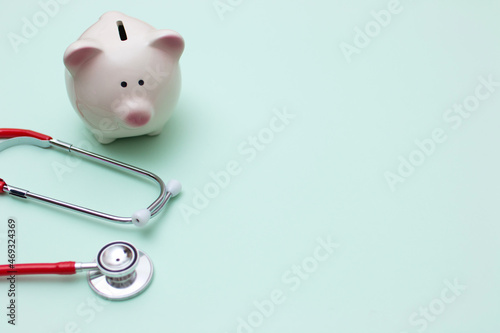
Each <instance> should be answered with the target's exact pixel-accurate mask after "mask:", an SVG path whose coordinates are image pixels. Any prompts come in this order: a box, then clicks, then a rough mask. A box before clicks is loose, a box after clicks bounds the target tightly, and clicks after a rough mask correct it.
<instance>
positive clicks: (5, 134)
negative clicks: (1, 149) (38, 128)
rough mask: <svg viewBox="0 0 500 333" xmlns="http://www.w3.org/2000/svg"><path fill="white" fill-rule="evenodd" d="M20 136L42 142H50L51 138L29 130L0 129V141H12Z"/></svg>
mask: <svg viewBox="0 0 500 333" xmlns="http://www.w3.org/2000/svg"><path fill="white" fill-rule="evenodd" d="M21 136H25V137H26V136H27V137H30V138H35V139H38V140H43V141H47V140H52V137H51V136H48V135H45V134H42V133H38V132H35V131H31V130H26V129H19V128H0V139H12V138H18V137H21Z"/></svg>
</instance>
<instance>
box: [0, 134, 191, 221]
mask: <svg viewBox="0 0 500 333" xmlns="http://www.w3.org/2000/svg"><path fill="white" fill-rule="evenodd" d="M0 139H8V140H5V141H3V142H0V152H1V151H3V150H5V149H7V148H10V147H13V146H17V145H34V146H37V147H41V148H52V147H55V148H59V149H62V150H65V151H68V152H70V153H77V154H80V155H82V156H85V157H87V158H92V159H95V160H97V161H99V162H102V163H108V164H110V165H111V166H113V167H116V168H121V169H124V170H127V171H130V172H135V173H138V174H140V175H142V176H146V177H149V178H152V179H153V180H155V181H156V182H157V183H158V184H159V185H160V195H159V196H158V198H157V199H156V200H155V201H154V202H153V203H152V204H151V205H150V206H149V207H148V208H146V209H140V210H138V211H136V212H135V213H133V214H132V216H131V217H121V216H116V215H111V214H106V213H103V212H99V211H96V210H93V209H89V208H85V207H82V206H77V205H74V204H71V203H67V202H64V201H61V200H57V199H52V198H49V197H46V196H43V195H40V194H36V193H33V192H30V191H27V190H24V189H21V188H18V187H14V186H11V185H8V184H7V183H6V182H5V181H4V180H3V179H1V178H0V189H1V190H3V192H6V193H8V194H10V195H13V196H16V197H20V198H24V199H28V198H30V199H36V200H40V201H43V202H47V203H50V204H54V205H57V206H61V207H65V208H68V209H71V210H75V211H78V212H81V213H84V214H88V215H92V216H95V217H99V218H103V219H106V220H109V221H112V222H117V223H122V224H134V225H136V226H138V227H142V226H144V225H146V224H147V223H148V222H149V220H150V219H151V217H153V216H155V215H156V214H158V212H160V210H161V209H162V208H163V207H164V206H165V205H166V203H167V202H168V201H169V199H170V198H171V197H175V196H176V195H177V194H179V192H180V191H181V189H182V186H181V184H180V183H179V182H178V181H177V180H171V181H169V182H168V183H167V185H165V184H164V183H163V180H161V178H160V177H158V176H157V175H155V174H154V173H152V172H149V171H146V170H143V169H140V168H137V167H134V166H132V165H129V164H125V163H122V162H119V161H116V160H113V159H111V158H107V157H104V156H102V155H98V154H95V153H92V152H90V151H87V150H84V149H81V148H78V147H75V146H73V145H72V144H70V143H66V142H64V141H60V140H56V139H53V138H52V137H50V136H48V135H45V134H41V133H37V132H34V131H30V130H23V129H13V128H0ZM1 193H2V192H1V191H0V194H1Z"/></svg>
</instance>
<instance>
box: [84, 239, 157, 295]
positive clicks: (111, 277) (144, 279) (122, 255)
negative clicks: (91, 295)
mask: <svg viewBox="0 0 500 333" xmlns="http://www.w3.org/2000/svg"><path fill="white" fill-rule="evenodd" d="M96 261H97V267H98V269H99V270H96V271H89V272H88V275H87V279H88V282H89V285H90V287H91V288H92V289H93V290H94V291H95V292H96V293H97V294H99V295H100V296H102V297H104V298H106V299H110V300H126V299H129V298H132V297H135V296H137V295H138V294H140V293H141V292H143V291H144V290H145V289H146V288H147V287H148V286H149V283H150V282H151V279H152V277H153V263H152V261H151V259H150V258H149V257H148V256H147V255H146V254H145V253H144V252H142V251H139V250H137V249H136V248H135V246H133V245H132V244H130V243H127V242H121V241H117V242H112V243H109V244H108V245H106V246H105V247H104V248H102V249H101V251H99V253H98V255H97V259H96Z"/></svg>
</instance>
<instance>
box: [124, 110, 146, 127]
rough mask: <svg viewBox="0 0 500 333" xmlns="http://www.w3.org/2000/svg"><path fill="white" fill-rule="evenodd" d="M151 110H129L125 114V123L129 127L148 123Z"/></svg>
mask: <svg viewBox="0 0 500 333" xmlns="http://www.w3.org/2000/svg"><path fill="white" fill-rule="evenodd" d="M150 120H151V112H150V111H146V110H140V111H131V112H130V113H129V114H127V115H126V116H125V119H124V121H125V123H126V124H127V125H129V126H131V127H141V126H144V125H146V124H147V123H149V121H150Z"/></svg>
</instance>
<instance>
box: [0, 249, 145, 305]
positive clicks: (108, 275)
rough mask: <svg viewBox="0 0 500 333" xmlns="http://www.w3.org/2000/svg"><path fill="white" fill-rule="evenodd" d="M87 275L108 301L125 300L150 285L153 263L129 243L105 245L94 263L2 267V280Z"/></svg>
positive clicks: (91, 284) (96, 290)
mask: <svg viewBox="0 0 500 333" xmlns="http://www.w3.org/2000/svg"><path fill="white" fill-rule="evenodd" d="M83 271H87V280H88V282H89V285H90V287H91V288H92V289H93V290H94V291H95V292H96V293H97V294H98V295H100V296H102V297H104V298H106V299H109V300H126V299H129V298H132V297H134V296H137V295H139V294H140V293H141V292H143V291H144V290H145V289H146V288H147V287H148V286H149V284H150V283H151V279H152V277H153V263H152V261H151V259H150V258H149V257H148V256H147V255H146V254H145V253H144V252H142V251H139V250H138V249H137V248H136V247H135V246H133V245H132V244H130V243H128V242H123V241H115V242H111V243H108V244H106V245H105V246H104V247H103V248H102V249H101V250H100V251H99V252H98V253H97V258H96V260H95V262H88V263H82V262H74V261H64V262H58V263H50V264H15V265H13V266H10V265H0V276H10V275H36V274H59V275H72V274H76V273H78V272H83Z"/></svg>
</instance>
